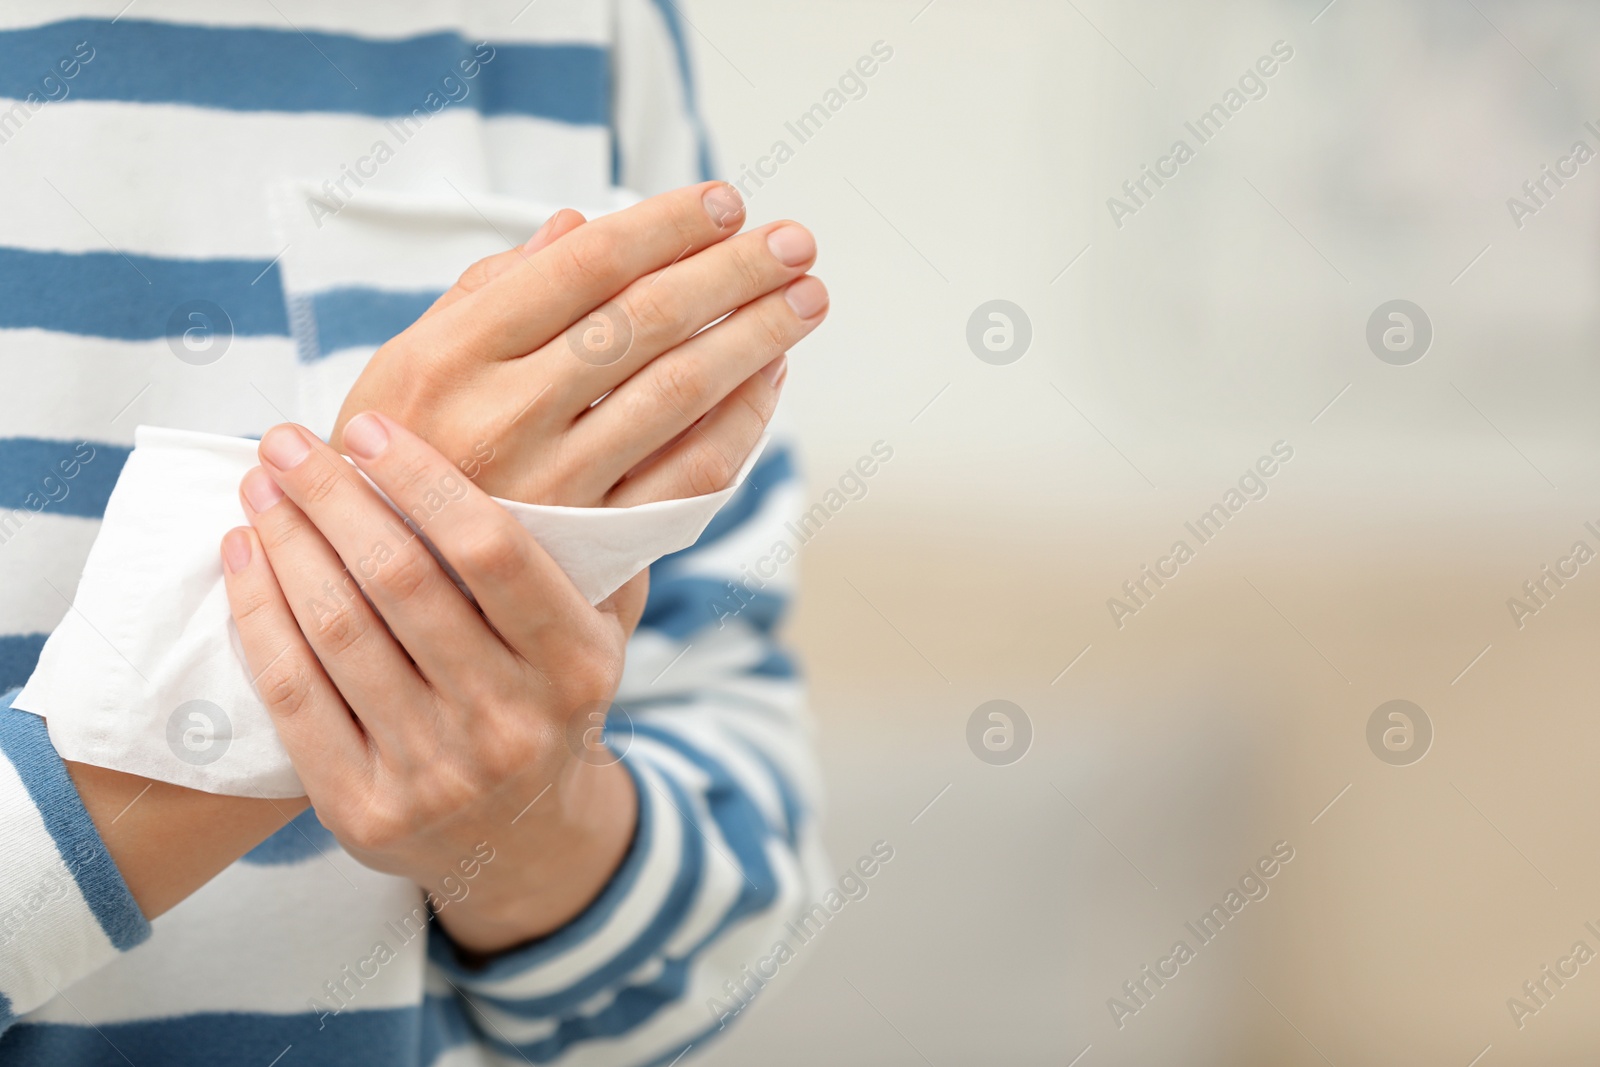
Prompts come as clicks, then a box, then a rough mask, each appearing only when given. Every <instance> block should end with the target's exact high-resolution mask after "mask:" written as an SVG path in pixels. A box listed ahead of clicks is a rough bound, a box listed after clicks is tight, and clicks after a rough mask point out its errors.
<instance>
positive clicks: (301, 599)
mask: <svg viewBox="0 0 1600 1067" xmlns="http://www.w3.org/2000/svg"><path fill="white" fill-rule="evenodd" d="M239 496H240V500H241V501H242V503H243V504H244V512H245V517H246V518H248V519H249V520H250V525H251V526H253V527H255V531H256V535H257V537H258V538H259V539H260V543H261V547H262V551H263V554H264V555H265V556H266V559H267V562H268V563H270V564H271V566H272V573H273V575H274V576H275V577H276V578H277V581H278V587H279V588H280V589H281V590H282V591H283V598H284V600H285V602H286V603H288V605H289V610H290V611H291V612H292V613H293V614H294V618H295V621H296V623H297V624H298V625H299V627H300V631H301V633H303V634H304V635H305V638H306V641H307V643H308V644H309V645H310V646H311V650H312V651H313V652H314V653H316V656H317V659H318V660H319V661H320V662H321V664H322V667H323V669H324V670H325V671H326V672H327V675H328V677H329V678H330V679H331V680H332V681H333V684H334V685H335V686H337V687H338V690H339V692H340V694H342V695H343V697H344V700H345V702H346V703H347V704H348V705H349V707H350V709H351V711H352V712H353V713H354V714H355V715H356V717H357V718H358V719H360V721H361V724H362V725H363V726H364V727H365V728H366V730H367V732H368V733H370V734H371V735H372V736H373V738H374V739H375V740H376V741H377V742H378V744H379V746H380V747H382V748H387V749H390V750H401V749H403V748H404V747H405V744H404V742H405V731H406V726H407V720H408V719H409V718H410V717H411V714H410V713H411V712H414V711H415V710H416V709H418V708H420V707H424V706H426V702H425V701H424V700H423V697H424V695H425V690H426V686H425V685H424V684H423V681H422V679H421V678H420V677H418V675H417V671H416V668H415V667H413V666H412V665H411V662H410V660H408V659H407V658H406V654H405V652H404V651H403V650H402V649H401V647H400V645H399V643H398V642H397V641H396V640H395V639H394V636H393V635H391V634H390V633H389V631H388V630H387V629H386V628H385V627H384V625H383V620H382V619H380V618H378V616H377V613H376V612H374V611H373V610H372V605H370V604H368V603H367V601H366V598H365V597H363V596H362V595H361V589H360V587H359V586H358V585H357V584H356V582H355V579H354V578H353V577H351V575H350V574H349V573H348V572H347V571H346V569H345V566H344V563H343V562H342V561H341V560H340V559H339V556H338V555H337V554H336V553H335V552H334V550H333V547H332V546H331V545H329V544H328V542H327V540H326V539H325V538H324V537H323V536H322V534H321V532H320V531H319V530H318V529H317V528H316V527H315V526H314V525H312V523H311V522H310V520H308V519H307V517H306V515H305V514H304V512H302V511H301V510H300V508H299V507H298V506H297V505H296V504H295V502H294V501H293V500H289V499H286V498H285V496H284V493H283V491H282V489H281V488H280V487H279V486H278V484H277V483H276V482H275V481H274V480H273V478H272V477H271V476H270V475H269V474H268V472H267V471H265V470H263V469H262V468H260V467H255V468H252V469H251V470H250V471H249V472H248V473H247V474H246V475H245V476H244V479H243V481H241V482H240V484H239Z"/></svg>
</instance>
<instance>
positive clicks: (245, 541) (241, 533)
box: [222, 526, 250, 574]
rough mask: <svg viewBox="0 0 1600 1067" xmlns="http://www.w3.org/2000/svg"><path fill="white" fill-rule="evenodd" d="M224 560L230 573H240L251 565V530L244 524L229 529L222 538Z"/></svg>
mask: <svg viewBox="0 0 1600 1067" xmlns="http://www.w3.org/2000/svg"><path fill="white" fill-rule="evenodd" d="M222 562H223V564H224V565H225V566H226V567H227V568H228V573H229V574H238V573H239V572H240V571H242V570H244V569H245V568H246V567H248V566H249V565H250V531H249V530H246V529H245V528H244V527H242V526H238V527H235V528H234V529H232V530H229V531H228V532H227V534H226V535H225V536H224V537H223V538H222Z"/></svg>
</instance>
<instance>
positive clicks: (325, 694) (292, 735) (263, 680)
mask: <svg viewBox="0 0 1600 1067" xmlns="http://www.w3.org/2000/svg"><path fill="white" fill-rule="evenodd" d="M222 560H223V565H222V572H223V582H224V584H225V586H226V587H227V591H228V605H229V607H231V608H232V609H233V621H234V625H235V626H237V627H238V630H239V643H240V644H241V645H242V646H243V647H244V656H245V664H246V665H247V666H248V667H249V669H250V675H251V678H252V679H253V681H254V682H255V687H256V693H257V694H259V695H260V697H261V701H262V703H263V704H265V705H266V706H267V711H268V712H269V713H270V714H271V716H272V724H273V726H274V727H276V728H277V731H278V737H279V738H281V739H282V741H283V747H284V748H285V749H287V750H288V753H289V759H290V760H291V761H293V763H294V767H295V770H296V771H298V772H299V774H300V781H301V782H302V783H303V784H304V785H305V787H306V792H307V793H308V794H310V795H311V796H313V797H314V798H315V797H318V796H327V795H328V793H329V792H330V791H333V790H337V789H340V788H341V787H343V786H345V785H348V784H349V783H350V782H351V780H352V779H358V778H360V777H362V776H364V775H365V774H366V773H368V772H369V771H370V768H371V755H372V754H371V751H370V750H369V748H368V747H367V739H366V737H365V736H364V735H363V734H362V732H361V727H360V726H359V725H358V724H357V723H356V720H355V719H353V718H352V717H351V715H350V710H349V708H348V707H346V706H345V702H344V698H343V697H342V696H340V695H339V691H338V689H336V688H335V687H334V684H333V682H332V681H331V680H330V679H329V678H328V675H327V673H326V672H325V671H324V670H323V669H322V664H321V662H319V661H318V659H317V657H316V654H315V653H314V652H312V650H311V646H310V644H309V643H307V641H306V638H305V634H303V633H302V632H301V630H300V624H299V623H297V622H296V621H295V617H294V613H293V612H291V611H290V610H289V604H288V602H287V601H286V600H285V599H284V596H283V590H282V589H281V588H279V586H278V581H277V578H276V577H275V576H274V575H273V573H272V567H271V565H270V564H269V563H268V562H267V557H266V554H265V553H264V552H263V551H262V548H261V542H260V540H259V538H258V537H257V536H256V532H255V531H254V530H253V529H251V528H250V527H248V526H244V527H238V528H235V529H233V530H229V531H228V533H227V535H226V536H225V537H224V538H223V539H222Z"/></svg>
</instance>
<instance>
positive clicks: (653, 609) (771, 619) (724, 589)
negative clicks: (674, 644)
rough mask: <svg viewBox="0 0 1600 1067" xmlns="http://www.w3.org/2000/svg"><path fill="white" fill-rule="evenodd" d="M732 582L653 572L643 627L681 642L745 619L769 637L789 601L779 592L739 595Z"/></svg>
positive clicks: (640, 622)
mask: <svg viewBox="0 0 1600 1067" xmlns="http://www.w3.org/2000/svg"><path fill="white" fill-rule="evenodd" d="M734 589H735V587H734V585H733V583H731V582H728V581H725V580H718V579H716V578H699V577H691V576H688V575H683V576H675V575H669V576H667V577H665V578H661V579H657V578H656V576H655V573H654V572H653V571H652V572H651V580H650V596H649V599H647V600H646V601H645V605H644V615H643V616H642V617H641V618H640V620H639V625H640V626H641V627H648V628H650V629H653V630H659V631H661V632H662V633H664V634H666V635H667V636H668V637H670V638H672V639H673V640H675V641H682V640H683V639H684V638H687V637H689V636H691V635H693V634H696V633H698V632H700V631H701V630H703V629H705V628H707V627H713V626H716V625H717V624H718V623H719V622H721V623H722V624H723V625H724V626H726V625H728V623H729V622H730V621H731V620H743V621H744V622H746V623H748V624H749V625H751V626H753V627H755V629H756V630H757V631H759V632H760V633H762V634H770V633H772V631H773V628H774V627H776V626H777V625H778V623H779V621H781V620H782V618H783V616H784V613H785V611H786V610H787V609H788V606H789V598H788V597H787V596H784V595H781V594H778V593H764V592H759V591H757V592H752V593H746V594H742V595H741V594H740V593H736V592H735V591H734Z"/></svg>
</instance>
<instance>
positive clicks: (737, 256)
mask: <svg viewBox="0 0 1600 1067" xmlns="http://www.w3.org/2000/svg"><path fill="white" fill-rule="evenodd" d="M731 258H732V266H731V268H730V269H731V270H732V271H733V272H734V274H735V275H736V276H737V280H738V285H739V291H740V292H742V293H746V294H749V295H750V296H755V295H756V294H758V293H764V292H766V291H767V289H768V288H770V286H771V283H772V280H773V279H772V276H771V266H772V264H773V263H774V260H773V258H772V253H770V252H768V251H767V246H766V242H764V241H750V242H743V243H741V244H739V245H738V247H737V248H736V249H735V250H734V254H733V256H732V257H731Z"/></svg>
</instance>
